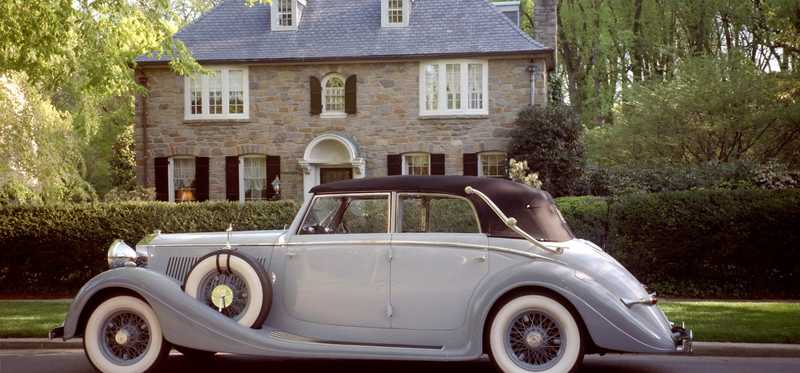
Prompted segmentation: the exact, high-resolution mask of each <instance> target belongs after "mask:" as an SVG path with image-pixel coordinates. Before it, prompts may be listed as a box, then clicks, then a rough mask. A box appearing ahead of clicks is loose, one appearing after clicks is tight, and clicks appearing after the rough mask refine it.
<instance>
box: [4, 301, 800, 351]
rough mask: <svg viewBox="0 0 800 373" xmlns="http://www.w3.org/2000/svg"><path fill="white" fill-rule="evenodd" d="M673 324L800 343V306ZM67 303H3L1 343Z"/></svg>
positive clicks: (687, 304) (54, 321) (721, 337)
mask: <svg viewBox="0 0 800 373" xmlns="http://www.w3.org/2000/svg"><path fill="white" fill-rule="evenodd" d="M659 306H661V308H662V309H663V310H664V312H666V313H667V316H669V318H670V320H673V321H675V322H680V321H685V322H686V325H687V326H688V327H690V328H692V329H693V330H694V333H695V338H696V340H698V341H714V342H752V343H800V303H782V302H725V301H702V302H698V301H661V302H659ZM67 308H69V302H68V301H49V300H48V301H27V300H25V301H0V338H20V337H40V338H44V337H47V332H48V331H49V330H50V329H51V328H53V327H55V326H58V325H59V324H61V322H62V321H63V320H64V315H65V314H66V312H67Z"/></svg>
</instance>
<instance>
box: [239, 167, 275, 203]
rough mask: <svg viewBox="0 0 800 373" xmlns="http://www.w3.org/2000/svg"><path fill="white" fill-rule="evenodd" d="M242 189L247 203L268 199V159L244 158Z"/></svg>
mask: <svg viewBox="0 0 800 373" xmlns="http://www.w3.org/2000/svg"><path fill="white" fill-rule="evenodd" d="M241 162H242V188H243V189H244V200H245V201H258V200H263V199H266V197H267V182H268V181H267V157H264V156H247V157H242V160H241Z"/></svg>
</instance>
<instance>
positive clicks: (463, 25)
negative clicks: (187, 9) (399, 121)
mask: <svg viewBox="0 0 800 373" xmlns="http://www.w3.org/2000/svg"><path fill="white" fill-rule="evenodd" d="M380 10H381V2H380V0H308V6H307V7H306V9H305V11H304V12H303V16H302V19H301V20H300V25H299V29H298V30H297V31H274V32H272V31H270V6H269V5H268V4H262V5H255V6H252V7H249V6H247V5H245V4H244V1H243V0H226V1H225V2H223V3H222V4H220V5H218V6H217V7H216V8H214V9H212V10H211V11H209V12H208V13H206V14H204V15H203V16H201V17H200V18H199V19H197V20H196V21H195V22H193V23H192V24H190V25H188V26H186V27H185V28H183V29H182V30H181V31H180V32H178V33H177V34H176V36H175V37H176V38H177V39H179V40H181V41H183V42H184V44H186V46H187V47H188V48H189V50H190V51H191V52H192V54H193V55H194V57H195V59H197V60H198V61H199V62H201V63H203V62H206V63H208V62H217V63H219V62H249V61H260V62H289V61H291V62H298V61H309V62H310V61H331V60H357V59H390V58H403V57H431V58H433V57H454V56H470V55H508V54H528V55H533V54H545V55H548V56H549V55H551V54H552V50H551V49H548V48H547V47H545V46H543V45H542V44H541V43H539V42H537V41H535V40H533V39H532V38H530V37H529V36H528V35H527V34H525V33H524V32H522V31H520V30H519V29H518V28H517V27H516V26H515V25H514V24H513V23H511V21H510V20H509V19H508V18H507V17H506V16H505V15H503V14H502V13H500V12H499V11H498V10H497V9H496V8H495V7H494V6H492V5H491V4H489V2H488V1H487V0H412V4H411V18H410V23H409V26H408V27H401V28H382V27H381V16H380ZM165 61H168V58H167V57H162V59H160V60H159V59H157V58H155V57H154V56H141V57H139V58H138V59H137V62H139V63H145V64H146V63H158V62H165Z"/></svg>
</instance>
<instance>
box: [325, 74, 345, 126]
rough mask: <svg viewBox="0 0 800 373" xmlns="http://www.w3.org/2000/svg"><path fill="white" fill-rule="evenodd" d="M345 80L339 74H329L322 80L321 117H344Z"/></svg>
mask: <svg viewBox="0 0 800 373" xmlns="http://www.w3.org/2000/svg"><path fill="white" fill-rule="evenodd" d="M344 87H345V79H344V77H342V76H341V75H339V74H330V75H328V76H326V77H325V78H324V79H322V116H323V117H345V116H347V114H345V112H344V105H345V98H344Z"/></svg>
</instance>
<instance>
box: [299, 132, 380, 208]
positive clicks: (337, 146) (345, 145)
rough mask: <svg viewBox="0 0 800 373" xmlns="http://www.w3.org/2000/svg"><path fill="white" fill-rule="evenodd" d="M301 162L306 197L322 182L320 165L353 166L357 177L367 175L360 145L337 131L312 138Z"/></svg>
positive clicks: (331, 166) (354, 174) (333, 166)
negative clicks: (359, 149)
mask: <svg viewBox="0 0 800 373" xmlns="http://www.w3.org/2000/svg"><path fill="white" fill-rule="evenodd" d="M299 163H300V167H301V168H302V169H303V196H304V197H305V198H308V197H310V194H309V191H310V190H311V188H313V187H315V186H317V185H319V183H320V174H319V169H320V167H326V168H335V167H341V168H351V169H353V178H355V179H361V178H363V177H365V176H366V162H365V161H364V158H362V157H361V156H360V154H359V152H358V146H356V144H355V142H354V141H353V140H351V139H350V138H348V137H347V136H344V135H340V134H335V133H327V134H324V135H320V136H318V137H317V138H315V139H314V140H311V142H310V143H308V146H306V151H305V153H304V154H303V159H302V160H300V162H299Z"/></svg>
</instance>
